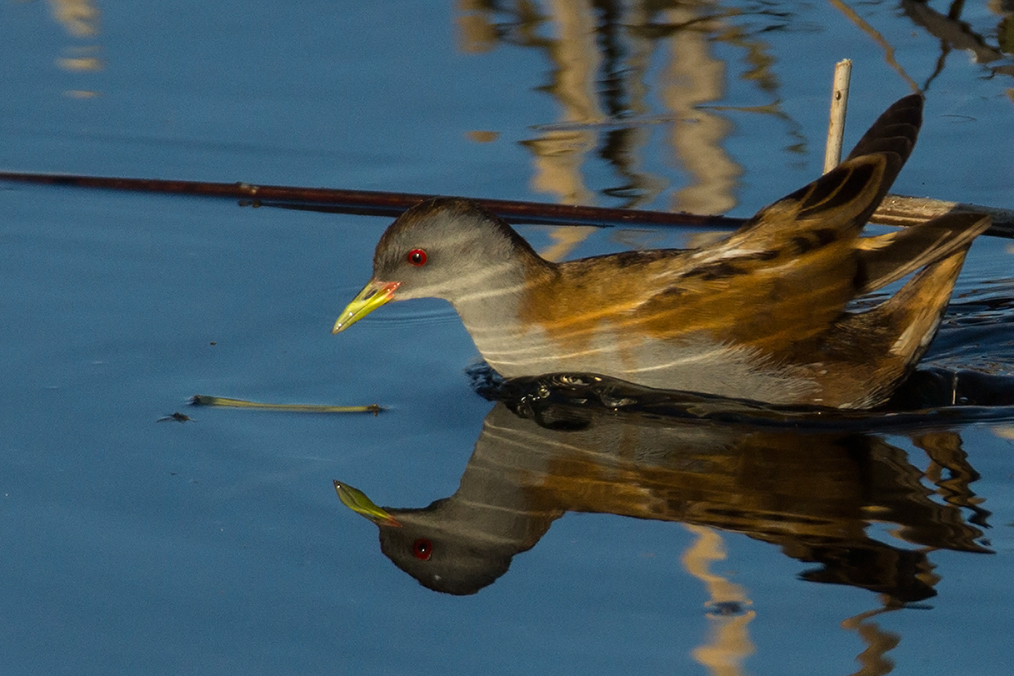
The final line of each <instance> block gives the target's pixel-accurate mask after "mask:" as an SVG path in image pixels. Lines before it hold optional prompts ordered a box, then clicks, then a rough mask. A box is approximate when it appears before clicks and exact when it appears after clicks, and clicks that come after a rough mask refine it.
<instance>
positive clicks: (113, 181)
mask: <svg viewBox="0 0 1014 676" xmlns="http://www.w3.org/2000/svg"><path fill="white" fill-rule="evenodd" d="M0 181H11V182H20V183H38V184H44V185H59V186H73V187H78V188H101V189H107V190H124V191H131V192H153V193H168V194H173V195H193V196H199V197H225V198H232V199H237V200H241V201H243V202H245V203H248V204H251V205H253V206H280V207H287V208H290V209H305V210H309V211H323V212H334V213H344V214H349V213H351V214H367V215H373V216H397V215H399V214H401V213H402V212H403V211H405V210H406V209H408V208H410V207H413V206H415V205H416V204H419V203H421V202H424V201H426V200H429V199H433V198H434V197H436V196H435V195H419V194H412V193H397V192H376V191H371V190H329V189H326V188H298V187H289V186H277V185H260V186H258V185H251V184H249V183H205V182H201V181H168V180H159V179H143V178H111V177H104V176H78V175H73V174H30V173H19V172H0ZM472 199H473V201H474V202H476V203H478V204H480V205H482V206H483V207H484V208H486V209H488V210H489V211H492V212H493V213H495V214H497V215H498V216H500V217H501V218H504V219H506V220H508V221H511V222H514V223H537V224H548V225H598V226H610V225H623V226H636V225H682V226H696V227H714V228H729V227H738V226H739V225H741V224H742V223H743V221H742V219H739V218H729V217H727V216H700V215H697V214H688V213H675V214H674V213H669V212H665V211H635V210H632V209H609V208H604V207H587V206H570V205H566V204H546V203H543V202H519V201H511V200H494V199H482V198H472Z"/></svg>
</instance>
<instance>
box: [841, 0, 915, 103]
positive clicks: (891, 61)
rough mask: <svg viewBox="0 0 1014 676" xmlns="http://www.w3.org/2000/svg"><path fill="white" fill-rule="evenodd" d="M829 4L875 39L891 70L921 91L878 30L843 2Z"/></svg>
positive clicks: (913, 88) (913, 87) (913, 89)
mask: <svg viewBox="0 0 1014 676" xmlns="http://www.w3.org/2000/svg"><path fill="white" fill-rule="evenodd" d="M828 2H830V3H831V4H832V5H833V6H834V7H835V8H837V9H838V10H839V11H840V12H841V13H842V14H844V15H845V16H846V17H848V19H849V20H850V21H851V22H852V23H854V24H855V25H856V26H858V27H859V28H860V29H861V30H862V31H863V32H864V33H866V34H867V35H869V36H870V37H871V38H873V41H874V42H876V43H877V44H878V45H880V46H881V47H882V48H883V50H884V58H885V59H886V60H887V63H888V65H890V66H891V68H894V70H896V71H898V74H899V75H901V77H902V78H904V80H905V82H907V83H908V84H909V86H910V87H911V88H912V91H916V92H917V91H919V85H917V84H916V82H915V80H913V79H912V78H911V77H910V76H909V74H908V73H906V72H905V69H904V68H902V67H901V66H900V65H899V64H898V61H897V59H895V58H894V47H892V46H891V44H890V43H889V42H888V41H887V40H886V39H885V38H884V36H883V35H881V34H880V33H879V32H878V31H877V29H876V28H874V27H873V26H871V25H870V24H868V23H866V21H865V20H864V19H863V18H862V17H861V16H859V15H858V14H856V12H855V10H854V9H852V8H851V7H849V6H848V5H846V4H845V3H844V2H842V0H828Z"/></svg>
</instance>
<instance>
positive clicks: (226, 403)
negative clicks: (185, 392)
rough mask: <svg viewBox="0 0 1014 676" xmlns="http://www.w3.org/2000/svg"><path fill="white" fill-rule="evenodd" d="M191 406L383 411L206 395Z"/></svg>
mask: <svg viewBox="0 0 1014 676" xmlns="http://www.w3.org/2000/svg"><path fill="white" fill-rule="evenodd" d="M190 405H191V406H219V407H224V408H254V409H258V410H260V411H288V412H290V413H293V412H294V413H372V414H373V415H377V414H379V413H380V412H381V411H383V410H385V409H384V407H382V406H379V405H377V404H368V405H366V406H327V405H323V404H265V403H261V402H257V401H246V400H245V399H229V398H227V397H210V396H208V395H206V394H195V395H194V396H193V397H191V398H190Z"/></svg>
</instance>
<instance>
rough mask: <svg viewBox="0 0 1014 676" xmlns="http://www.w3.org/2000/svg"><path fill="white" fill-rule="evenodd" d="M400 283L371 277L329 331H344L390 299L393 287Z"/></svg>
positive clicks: (392, 294) (392, 295) (395, 287)
mask: <svg viewBox="0 0 1014 676" xmlns="http://www.w3.org/2000/svg"><path fill="white" fill-rule="evenodd" d="M400 285H401V282H376V281H373V280H372V279H371V280H370V283H369V284H367V285H366V286H364V287H363V290H362V291H360V292H359V294H358V295H357V296H356V297H355V298H353V299H352V302H351V303H349V304H348V306H347V307H346V308H345V310H343V311H342V314H341V316H340V317H339V318H338V321H336V322H335V323H334V328H333V329H331V333H338V332H339V331H344V330H345V329H347V328H349V327H350V326H352V325H353V324H355V323H356V322H358V321H359V320H360V319H362V318H363V317H365V316H366V315H368V314H370V313H371V312H373V311H374V310H376V309H377V308H378V307H380V306H381V305H383V304H384V303H386V302H388V301H389V300H391V299H392V298H393V297H394V291H395V289H397V288H398V287H399V286H400Z"/></svg>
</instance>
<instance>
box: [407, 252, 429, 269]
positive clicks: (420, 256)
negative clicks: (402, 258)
mask: <svg viewBox="0 0 1014 676" xmlns="http://www.w3.org/2000/svg"><path fill="white" fill-rule="evenodd" d="M408 262H409V263H411V264H412V265H415V266H418V267H422V266H424V265H426V252H425V251H423V250H422V249H412V250H411V251H409V252H408Z"/></svg>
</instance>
